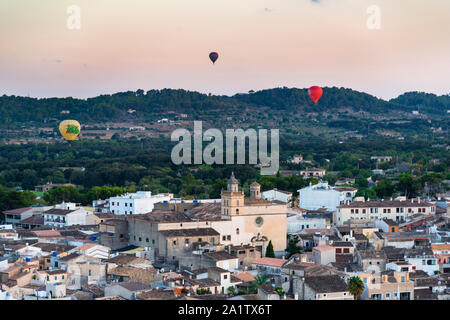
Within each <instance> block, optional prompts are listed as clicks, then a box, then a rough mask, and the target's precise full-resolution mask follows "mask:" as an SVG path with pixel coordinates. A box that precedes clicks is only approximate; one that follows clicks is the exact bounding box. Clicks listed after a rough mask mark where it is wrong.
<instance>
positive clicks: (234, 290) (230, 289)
mask: <svg viewBox="0 0 450 320" xmlns="http://www.w3.org/2000/svg"><path fill="white" fill-rule="evenodd" d="M227 291H228V294H229V295H230V296H235V295H237V292H236V288H235V287H233V286H230V287H228V290H227Z"/></svg>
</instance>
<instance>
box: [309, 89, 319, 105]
mask: <svg viewBox="0 0 450 320" xmlns="http://www.w3.org/2000/svg"><path fill="white" fill-rule="evenodd" d="M322 94H323V90H322V88H321V87H318V86H313V87H311V88H309V89H308V95H309V97H310V98H311V100H312V101H313V102H314V103H317V101H319V99H320V98H321V97H322Z"/></svg>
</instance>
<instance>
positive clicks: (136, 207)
mask: <svg viewBox="0 0 450 320" xmlns="http://www.w3.org/2000/svg"><path fill="white" fill-rule="evenodd" d="M170 199H171V198H170V196H165V195H154V196H152V195H151V192H150V191H138V192H137V193H132V194H127V195H124V196H119V197H111V198H109V204H110V210H111V212H113V213H114V214H119V215H122V214H144V213H148V212H152V211H153V207H154V205H155V203H158V202H163V201H170ZM113 203H114V204H113Z"/></svg>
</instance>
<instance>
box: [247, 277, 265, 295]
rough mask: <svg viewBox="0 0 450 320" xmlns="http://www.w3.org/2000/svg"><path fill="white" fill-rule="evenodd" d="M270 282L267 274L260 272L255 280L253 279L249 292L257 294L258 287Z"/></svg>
mask: <svg viewBox="0 0 450 320" xmlns="http://www.w3.org/2000/svg"><path fill="white" fill-rule="evenodd" d="M268 282H269V279H268V278H267V276H266V275H265V274H258V275H257V276H256V277H255V280H253V281H252V282H251V283H250V285H249V287H248V293H249V294H255V293H258V287H259V286H262V285H265V284H266V283H268Z"/></svg>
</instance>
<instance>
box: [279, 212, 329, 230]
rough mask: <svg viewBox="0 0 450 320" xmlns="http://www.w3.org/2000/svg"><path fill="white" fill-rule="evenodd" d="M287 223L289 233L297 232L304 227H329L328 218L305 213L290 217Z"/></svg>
mask: <svg viewBox="0 0 450 320" xmlns="http://www.w3.org/2000/svg"><path fill="white" fill-rule="evenodd" d="M286 223H287V232H288V233H295V232H298V231H300V230H304V229H325V228H326V227H327V220H326V219H324V218H310V217H306V216H303V215H296V216H291V217H288V218H287V220H286Z"/></svg>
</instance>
